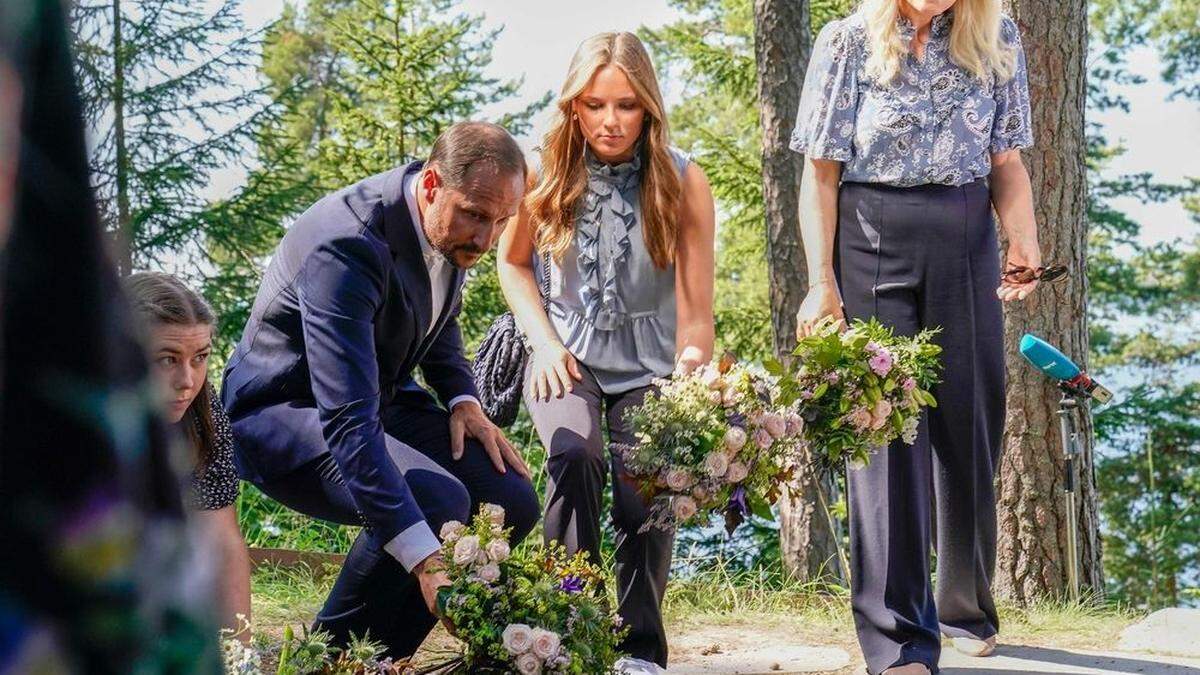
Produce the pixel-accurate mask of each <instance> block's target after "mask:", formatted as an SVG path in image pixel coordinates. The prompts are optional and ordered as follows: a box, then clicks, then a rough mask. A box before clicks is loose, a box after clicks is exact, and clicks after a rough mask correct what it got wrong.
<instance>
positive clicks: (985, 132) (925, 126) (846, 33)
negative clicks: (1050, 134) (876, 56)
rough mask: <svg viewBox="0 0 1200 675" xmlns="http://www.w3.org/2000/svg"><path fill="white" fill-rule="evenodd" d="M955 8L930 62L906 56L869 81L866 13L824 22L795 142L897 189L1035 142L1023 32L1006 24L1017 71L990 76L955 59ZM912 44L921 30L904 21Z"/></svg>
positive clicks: (935, 31)
mask: <svg viewBox="0 0 1200 675" xmlns="http://www.w3.org/2000/svg"><path fill="white" fill-rule="evenodd" d="M953 22H954V11H953V10H949V11H947V12H945V13H943V14H939V15H938V16H936V17H934V19H933V22H932V24H931V26H930V40H929V42H928V44H927V45H926V48H925V53H924V55H923V57H922V58H920V59H918V58H917V57H916V56H915V55H914V54H912V53H911V52H908V53H907V55H906V57H905V59H904V60H903V61H902V62H901V68H900V74H899V75H898V76H897V77H896V78H895V80H894V81H892V82H887V83H883V82H877V81H873V80H872V78H870V77H868V76H867V74H866V72H865V63H866V60H867V57H868V56H869V54H870V42H869V39H868V36H867V31H866V24H865V21H864V18H863V16H862V14H861V13H857V12H856V13H855V14H852V15H850V16H848V17H846V18H844V19H841V20H837V21H831V22H830V23H828V24H826V25H825V27H824V28H823V29H822V30H821V32H820V34H819V35H818V36H817V40H816V43H815V45H814V47H813V53H812V59H811V60H810V61H809V67H808V73H807V75H806V76H805V78H804V87H803V92H802V94H801V99H800V109H799V112H798V114H797V117H796V127H795V130H794V131H793V132H792V138H791V148H792V149H793V150H795V151H796V152H800V153H803V154H805V155H807V156H808V157H812V158H816V159H832V160H837V161H840V162H842V163H843V166H842V180H843V181H851V182H862V183H883V184H887V185H893V186H898V187H911V186H914V185H926V184H931V183H934V184H944V185H963V184H966V183H970V182H972V181H974V180H976V179H979V178H983V177H985V176H987V175H988V174H989V173H990V172H991V165H992V159H991V156H992V155H993V154H995V153H999V152H1003V151H1005V150H1011V149H1014V148H1025V147H1029V146H1031V145H1033V131H1032V128H1031V125H1030V106H1029V84H1028V81H1027V74H1026V66H1025V54H1024V51H1023V49H1022V47H1021V37H1020V33H1019V32H1018V31H1017V26H1016V24H1015V23H1014V22H1013V21H1012V19H1010V18H1008V17H1003V18H1002V20H1001V30H1000V39H1001V40H1002V42H1003V43H1004V45H1005V48H1007V49H1011V50H1013V51H1014V52H1015V54H1014V56H1015V67H1014V72H1013V75H1012V77H1010V78H1008V79H1007V80H1004V81H1002V80H1001V79H1000V78H999V77H998V76H995V75H993V76H992V77H990V78H987V79H986V80H984V81H980V80H979V78H977V77H974V76H973V75H972V74H971V73H970V72H969V71H967V70H965V69H964V68H961V67H959V66H958V65H957V64H955V63H954V62H953V61H952V60H951V58H950V31H951V28H952V26H953ZM898 28H899V30H900V34H901V37H902V39H904V40H905V42H909V41H911V40H912V39H913V38H914V37H915V35H916V30H915V28H914V26H913V25H912V23H911V22H910V21H909V20H908V19H907V18H904V17H901V18H900V19H899V25H898Z"/></svg>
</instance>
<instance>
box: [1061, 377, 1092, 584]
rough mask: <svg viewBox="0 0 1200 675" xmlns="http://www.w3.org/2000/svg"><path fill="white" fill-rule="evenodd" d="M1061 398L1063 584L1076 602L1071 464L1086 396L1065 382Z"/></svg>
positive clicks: (1076, 551) (1076, 537)
mask: <svg viewBox="0 0 1200 675" xmlns="http://www.w3.org/2000/svg"><path fill="white" fill-rule="evenodd" d="M1058 388H1059V389H1060V390H1062V393H1063V395H1062V399H1061V400H1060V401H1059V404H1058V421H1059V428H1060V429H1061V432H1062V444H1063V473H1064V474H1065V475H1064V477H1063V481H1064V482H1063V494H1064V495H1065V496H1066V502H1067V504H1066V506H1067V585H1068V586H1069V587H1070V589H1071V600H1073V601H1074V602H1075V603H1076V604H1078V603H1079V512H1078V510H1077V501H1076V500H1077V495H1076V491H1075V487H1076V486H1075V461H1076V459H1077V458H1078V457H1079V455H1080V454H1082V453H1081V452H1080V442H1079V441H1080V439H1079V427H1078V425H1077V423H1076V419H1075V415H1076V412H1077V411H1079V410H1082V409H1085V408H1084V401H1086V400H1087V399H1088V398H1089V397H1090V395H1089V394H1088V393H1087V392H1086V391H1083V390H1082V389H1079V388H1077V387H1073V386H1071V385H1070V384H1068V383H1067V382H1059V383H1058Z"/></svg>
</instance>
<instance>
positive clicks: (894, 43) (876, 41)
mask: <svg viewBox="0 0 1200 675" xmlns="http://www.w3.org/2000/svg"><path fill="white" fill-rule="evenodd" d="M901 2H904V0H863V3H862V9H861V10H860V11H862V13H863V17H864V19H865V20H866V26H867V35H868V37H869V38H870V44H871V54H870V56H869V57H868V58H867V63H866V72H867V75H869V76H870V77H872V78H874V79H875V80H876V81H878V82H891V81H892V80H894V79H895V78H896V76H897V75H898V74H899V73H900V63H901V61H902V60H903V59H904V56H905V54H906V53H907V51H908V50H907V48H906V46H905V44H904V41H903V40H901V39H900V31H899V30H898V29H897V27H896V22H897V21H898V20H899V19H900V3H901ZM1000 2H1001V0H957V2H955V3H954V6H953V7H952V9H951V11H953V12H954V24H953V26H952V27H951V28H950V59H951V60H952V61H954V63H955V64H956V65H958V66H959V67H960V68H963V69H965V70H966V71H967V72H969V73H971V74H972V75H974V76H975V77H976V78H978V79H979V80H981V81H987V79H988V78H990V77H992V76H993V75H995V76H996V77H998V78H999V79H1000V80H1002V81H1005V80H1008V79H1009V78H1011V77H1012V76H1013V72H1014V70H1015V69H1016V52H1015V50H1014V49H1012V47H1011V46H1008V45H1005V44H1004V42H1003V40H1002V39H1001V36H1000V16H1001V7H1000Z"/></svg>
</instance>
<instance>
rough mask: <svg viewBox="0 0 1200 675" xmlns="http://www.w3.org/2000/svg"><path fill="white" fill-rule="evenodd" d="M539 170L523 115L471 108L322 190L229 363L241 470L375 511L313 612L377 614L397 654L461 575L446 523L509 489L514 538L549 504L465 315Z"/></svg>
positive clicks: (272, 486) (301, 497) (271, 272)
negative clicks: (477, 281) (486, 395)
mask: <svg viewBox="0 0 1200 675" xmlns="http://www.w3.org/2000/svg"><path fill="white" fill-rule="evenodd" d="M525 176H526V169H525V161H524V158H523V156H522V154H521V151H520V148H519V147H518V146H517V144H516V142H515V141H513V139H512V137H511V136H509V134H508V132H506V131H505V130H504V129H503V128H501V127H498V126H496V125H493V124H487V123H481V122H464V123H460V124H456V125H454V126H453V127H451V128H449V129H447V130H446V131H445V133H443V134H442V135H441V137H440V138H438V140H437V141H436V142H435V143H434V146H433V149H432V152H431V153H430V157H429V159H428V160H427V161H426V162H414V163H412V164H409V165H408V166H405V167H401V168H397V169H394V170H392V171H388V172H385V173H382V174H379V175H377V176H372V177H370V178H367V179H366V180H363V181H361V182H359V183H357V184H355V185H352V186H350V187H348V188H345V189H343V190H341V191H339V192H336V193H334V194H332V195H329V196H327V197H325V198H324V199H322V200H320V201H319V202H317V203H316V204H315V205H313V206H312V207H311V208H310V209H309V210H308V211H306V212H305V213H304V214H303V215H302V216H300V218H299V219H298V220H297V221H296V222H295V224H294V225H292V227H291V228H289V230H288V232H287V234H286V235H285V236H284V237H283V240H282V241H281V242H280V244H279V248H278V249H277V250H276V252H275V255H274V256H273V257H272V259H271V264H270V266H269V267H268V268H267V271H266V274H265V276H264V278H263V282H262V287H261V288H260V289H259V292H258V297H257V298H256V300H255V302H254V308H253V310H252V311H251V314H250V319H249V321H248V322H247V323H246V328H245V332H244V333H243V335H242V340H241V342H240V343H239V344H238V346H237V349H236V350H235V351H234V353H233V356H232V357H231V358H230V359H229V365H228V366H227V367H226V369H225V378H224V389H223V392H222V400H223V402H224V404H225V407H226V409H227V411H228V413H229V419H230V422H231V425H232V427H233V434H234V438H235V440H236V459H237V463H238V468H239V471H240V472H241V475H242V477H243V478H245V479H246V480H249V481H251V482H252V483H254V484H255V485H257V486H258V487H259V488H260V489H261V490H262V491H263V492H265V493H266V494H267V495H269V496H271V497H272V498H274V499H276V500H278V501H280V502H282V503H283V504H285V505H287V506H289V507H291V508H294V509H296V510H297V511H300V512H302V513H305V514H308V515H311V516H314V517H316V518H321V519H323V520H329V521H333V522H338V523H344V524H352V525H362V526H364V530H363V531H362V533H361V534H360V535H359V536H358V538H357V539H356V540H355V541H354V545H353V546H352V547H351V549H350V553H349V555H348V556H347V558H346V563H345V565H344V566H343V568H342V570H341V573H340V574H339V576H338V578H337V581H336V582H335V584H334V586H333V589H332V590H331V591H330V594H329V597H328V599H327V600H326V601H325V605H324V607H323V608H322V609H321V611H320V613H319V614H318V615H317V620H316V624H315V627H317V628H320V629H323V630H326V631H328V632H330V633H331V634H332V635H333V638H334V640H335V642H336V643H338V644H341V645H344V644H346V643H347V642H348V641H349V638H350V637H351V635H357V636H361V635H364V634H366V633H367V632H368V631H370V637H371V638H372V639H373V640H377V641H380V642H382V643H383V644H385V645H386V646H387V653H388V655H389V656H393V657H405V656H408V655H411V654H412V653H413V652H414V651H416V649H417V647H418V646H420V644H421V642H422V641H423V640H424V639H425V636H426V635H427V634H428V633H429V631H430V630H431V629H432V627H433V625H434V623H435V622H436V619H435V618H434V612H435V606H436V596H437V589H438V588H439V587H441V586H443V585H445V584H446V583H447V580H446V577H445V575H444V573H443V572H441V571H440V570H441V559H440V556H439V554H438V550H439V547H440V543H439V541H438V537H437V533H439V532H440V529H441V527H442V525H443V524H444V523H446V522H447V521H450V520H458V521H466V520H467V519H468V517H469V516H470V514H472V513H473V512H474V511H475V510H476V507H477V506H478V504H480V503H481V502H487V503H494V504H499V505H501V506H503V507H504V508H505V512H506V518H507V522H506V525H507V526H510V527H512V528H513V540H514V541H513V543H514V544H515V543H516V542H518V541H520V540H521V539H523V538H524V537H525V535H526V534H527V533H528V532H529V531H530V529H532V528H533V525H534V524H535V522H536V521H537V517H538V500H537V496H536V494H535V493H534V491H533V487H532V485H531V484H530V482H529V469H528V467H526V465H525V463H524V462H523V461H522V459H521V457H520V456H519V455H518V454H517V453H516V452H515V451H514V450H513V448H512V446H511V445H509V443H508V441H507V440H506V439H505V438H504V435H503V434H502V433H501V432H500V430H499V429H497V428H496V427H495V426H494V425H493V424H492V423H491V422H490V421H488V419H487V417H486V416H485V415H484V413H483V411H482V409H481V408H480V405H479V402H478V400H477V395H476V390H475V385H474V381H473V379H472V377H471V370H470V367H469V364H468V362H467V359H466V357H465V356H464V354H463V345H462V334H461V332H460V331H459V327H458V320H457V315H458V312H459V309H460V307H461V302H462V299H461V289H462V283H463V278H464V276H465V270H466V269H467V268H469V267H471V266H472V265H474V264H475V263H477V262H479V259H480V258H481V257H482V256H483V255H484V254H485V253H486V252H487V251H488V250H489V249H490V248H491V247H492V246H493V245H494V244H495V243H496V240H497V238H498V237H499V235H500V232H501V230H502V229H503V227H504V225H505V224H506V223H507V222H508V220H509V218H511V217H512V216H513V215H514V214H516V212H517V207H518V205H519V203H520V201H521V199H522V197H523V195H524V189H525ZM418 368H419V369H420V372H421V375H422V376H423V379H424V381H425V383H426V384H428V386H429V387H430V388H432V389H433V391H434V392H435V393H436V394H437V397H438V398H439V399H440V401H441V405H440V406H439V405H438V403H437V401H435V400H434V398H433V396H432V395H431V394H430V393H429V392H428V391H427V390H426V389H425V388H423V387H422V386H420V385H419V384H418V383H417V382H416V381H415V380H414V379H413V375H414V372H415V371H416V370H417V369H418ZM443 406H444V407H443ZM447 411H449V412H447Z"/></svg>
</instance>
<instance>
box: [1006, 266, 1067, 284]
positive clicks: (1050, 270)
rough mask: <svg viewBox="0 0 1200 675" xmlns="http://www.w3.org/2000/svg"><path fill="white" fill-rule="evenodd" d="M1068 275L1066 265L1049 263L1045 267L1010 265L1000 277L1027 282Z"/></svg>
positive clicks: (1058, 278) (1015, 282) (1049, 279)
mask: <svg viewBox="0 0 1200 675" xmlns="http://www.w3.org/2000/svg"><path fill="white" fill-rule="evenodd" d="M1066 277H1067V266H1066V265H1047V266H1045V267H1025V266H1024V265H1009V266H1008V269H1006V270H1004V271H1003V272H1002V273H1001V274H1000V279H1001V280H1002V281H1006V282H1008V283H1010V284H1027V283H1029V282H1031V281H1034V280H1037V281H1045V282H1051V281H1058V280H1060V279H1065V278H1066Z"/></svg>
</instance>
